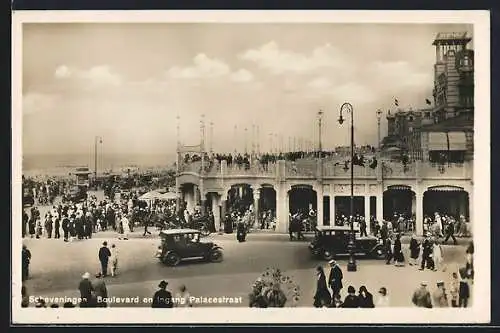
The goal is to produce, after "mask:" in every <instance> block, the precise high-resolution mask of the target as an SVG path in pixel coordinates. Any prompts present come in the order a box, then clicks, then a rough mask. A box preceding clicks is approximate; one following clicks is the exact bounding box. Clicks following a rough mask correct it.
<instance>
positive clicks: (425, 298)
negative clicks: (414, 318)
mask: <svg viewBox="0 0 500 333" xmlns="http://www.w3.org/2000/svg"><path fill="white" fill-rule="evenodd" d="M411 301H412V303H413V304H414V305H415V306H417V307H419V308H432V302H431V294H430V293H429V291H428V290H427V282H422V283H420V287H419V288H418V289H417V290H415V292H414V293H413V297H412V300H411Z"/></svg>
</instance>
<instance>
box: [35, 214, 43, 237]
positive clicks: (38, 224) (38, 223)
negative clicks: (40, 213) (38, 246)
mask: <svg viewBox="0 0 500 333" xmlns="http://www.w3.org/2000/svg"><path fill="white" fill-rule="evenodd" d="M42 235H43V228H42V220H41V219H40V217H37V219H36V238H37V239H40V237H42Z"/></svg>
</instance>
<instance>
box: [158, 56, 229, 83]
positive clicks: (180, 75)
mask: <svg viewBox="0 0 500 333" xmlns="http://www.w3.org/2000/svg"><path fill="white" fill-rule="evenodd" d="M230 72H231V69H230V68H229V66H228V65H227V64H226V63H225V62H223V61H221V60H219V59H215V58H210V57H208V56H207V55H206V54H204V53H200V54H198V55H197V56H195V57H194V58H193V66H189V67H178V66H175V67H172V68H170V69H169V70H168V75H169V76H170V77H171V78H175V79H199V78H214V77H221V76H225V75H228V74H229V73H230Z"/></svg>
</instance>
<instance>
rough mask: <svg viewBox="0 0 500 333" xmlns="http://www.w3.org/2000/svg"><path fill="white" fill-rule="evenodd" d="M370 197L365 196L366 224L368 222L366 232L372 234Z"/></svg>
mask: <svg viewBox="0 0 500 333" xmlns="http://www.w3.org/2000/svg"><path fill="white" fill-rule="evenodd" d="M370 215H371V214H370V195H365V222H366V232H367V233H368V234H370V230H371V226H370Z"/></svg>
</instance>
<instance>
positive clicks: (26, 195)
mask: <svg viewBox="0 0 500 333" xmlns="http://www.w3.org/2000/svg"><path fill="white" fill-rule="evenodd" d="M34 204H35V199H34V198H33V194H31V192H30V191H29V189H27V188H25V189H23V207H31V206H33V205H34Z"/></svg>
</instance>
